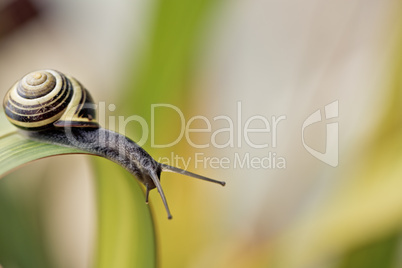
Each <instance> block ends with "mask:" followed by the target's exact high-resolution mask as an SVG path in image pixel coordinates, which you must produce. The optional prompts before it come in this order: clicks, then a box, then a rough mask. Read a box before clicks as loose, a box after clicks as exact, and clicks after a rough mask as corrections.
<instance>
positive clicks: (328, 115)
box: [302, 101, 339, 167]
mask: <svg viewBox="0 0 402 268" xmlns="http://www.w3.org/2000/svg"><path fill="white" fill-rule="evenodd" d="M338 106H339V102H338V101H334V102H332V103H330V104H327V105H326V106H325V107H324V114H325V120H326V121H327V120H330V119H333V118H338V116H339V108H338ZM323 120H324V119H323V117H322V115H321V110H317V111H315V112H314V113H312V114H311V115H310V116H309V117H308V118H307V119H306V120H305V121H304V123H303V126H302V143H303V146H304V148H305V149H306V150H307V151H308V152H309V153H310V154H311V155H313V156H314V157H315V158H317V159H319V160H321V161H322V162H324V163H326V164H328V165H330V166H332V167H337V166H338V164H339V156H338V154H339V123H338V122H328V123H326V132H327V134H326V140H325V152H323V153H321V152H319V151H317V150H315V149H313V148H311V147H310V146H308V145H307V144H306V142H305V139H304V130H305V129H306V128H307V127H309V126H311V125H313V124H316V123H325V122H323Z"/></svg>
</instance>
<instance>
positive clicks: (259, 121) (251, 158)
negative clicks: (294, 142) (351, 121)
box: [96, 101, 339, 169]
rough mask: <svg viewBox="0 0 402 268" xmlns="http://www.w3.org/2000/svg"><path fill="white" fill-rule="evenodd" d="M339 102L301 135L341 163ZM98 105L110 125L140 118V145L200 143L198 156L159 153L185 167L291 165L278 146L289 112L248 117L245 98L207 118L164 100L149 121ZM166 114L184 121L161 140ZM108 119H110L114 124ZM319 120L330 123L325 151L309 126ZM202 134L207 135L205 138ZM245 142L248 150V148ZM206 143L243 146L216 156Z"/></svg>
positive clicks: (322, 155) (121, 127)
mask: <svg viewBox="0 0 402 268" xmlns="http://www.w3.org/2000/svg"><path fill="white" fill-rule="evenodd" d="M338 104H339V103H338V101H334V102H332V103H330V104H328V105H326V106H325V107H324V111H323V112H324V113H323V114H322V112H321V110H317V111H315V112H314V113H312V114H311V115H310V116H308V117H307V119H306V120H305V121H304V122H303V124H302V127H301V140H302V144H303V147H304V148H305V149H306V151H307V152H309V153H310V154H311V155H312V156H314V157H315V158H317V159H318V160H320V161H322V162H324V163H326V164H328V165H330V166H332V167H337V166H338V145H339V144H338V142H339V141H338V139H339V137H338V136H339V135H338V132H339V123H338V122H337V121H335V118H338V116H339V112H338ZM96 106H97V109H98V114H99V120H98V121H99V122H100V124H101V125H104V126H106V128H108V129H110V130H115V131H117V132H119V133H121V134H123V135H126V128H127V126H128V125H129V124H132V123H133V122H134V123H135V124H136V125H137V127H139V129H140V130H141V131H139V133H140V138H138V139H137V143H138V144H139V145H140V146H143V145H144V144H145V143H147V142H148V141H150V142H149V144H150V146H151V147H152V148H158V149H159V148H172V147H174V146H175V145H177V144H178V143H179V142H180V141H182V140H185V141H186V142H187V144H189V145H190V146H191V147H193V148H196V150H195V152H194V155H193V156H188V157H187V158H185V159H184V158H183V157H179V156H177V155H175V154H174V153H171V154H170V156H165V157H160V158H159V159H157V160H158V161H159V162H161V163H165V164H169V165H173V166H178V167H180V168H184V169H187V168H188V167H190V166H195V167H196V168H197V167H202V168H224V169H227V168H235V169H236V168H240V169H244V168H246V169H247V168H248V169H249V168H252V169H285V168H286V167H287V163H286V157H285V156H284V155H280V154H279V152H278V151H277V148H278V147H280V145H279V143H280V140H281V135H280V132H279V131H278V130H279V129H281V128H282V126H283V125H284V123H285V121H286V119H287V116H286V115H279V116H275V115H272V116H270V117H267V116H263V115H259V114H254V115H251V116H248V117H246V116H245V115H244V114H245V113H243V107H242V102H240V101H239V102H237V105H236V106H235V107H234V108H235V109H236V110H235V113H234V114H235V116H232V117H229V116H227V115H217V116H215V117H212V118H207V117H206V116H203V115H196V116H193V117H191V118H186V117H185V115H184V113H183V112H182V111H181V110H180V108H179V107H177V106H174V105H171V104H166V103H159V104H152V105H151V107H150V108H151V113H150V114H151V120H150V125H148V120H146V119H144V118H142V117H141V116H139V115H132V116H129V117H124V116H113V115H112V116H109V117H108V120H106V104H105V102H100V103H99V104H98V105H96ZM115 108H116V107H115V105H114V104H109V105H108V109H109V112H113V111H115ZM166 114H169V118H168V119H166V120H172V121H174V120H175V121H176V122H179V125H178V128H179V129H178V130H179V131H178V135H177V136H175V137H173V138H172V139H171V140H166V139H165V140H164V142H161V141H159V142H158V140H157V136H158V135H156V134H157V133H163V132H164V130H163V129H159V128H158V125H157V124H156V123H155V122H157V120H156V119H157V118H163V117H164V116H165V117H166ZM248 114H250V113H248ZM106 121H108V125H107V124H106ZM313 124H326V137H325V142H326V143H325V144H326V145H325V152H319V151H318V150H316V149H314V148H312V147H311V146H309V145H308V144H307V143H306V140H305V130H306V129H307V128H309V127H310V126H312V125H313ZM200 126H201V127H200ZM296 133H297V132H296ZM296 135H297V134H296ZM299 135H300V134H299ZM200 137H202V138H201V139H200ZM295 138H297V137H295ZM244 147H246V150H243V149H244ZM205 148H217V149H228V148H234V149H241V150H239V151H236V150H235V152H234V153H233V154H232V155H225V156H223V157H215V156H212V157H210V156H207V154H205V153H203V152H202V151H201V149H205Z"/></svg>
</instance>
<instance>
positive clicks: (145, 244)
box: [94, 158, 156, 268]
mask: <svg viewBox="0 0 402 268" xmlns="http://www.w3.org/2000/svg"><path fill="white" fill-rule="evenodd" d="M94 163H95V166H96V169H95V170H96V182H97V183H96V192H97V196H98V209H99V210H98V223H99V225H98V236H97V237H98V241H97V243H96V245H97V249H96V256H95V267H98V268H102V267H105V268H109V267H144V268H147V267H156V245H155V236H154V225H153V222H152V217H151V213H150V210H149V207H148V205H147V204H146V203H145V195H144V193H143V191H142V190H141V188H140V186H139V184H138V182H137V181H136V180H135V178H134V177H133V176H132V175H131V174H129V173H128V172H125V171H124V170H123V169H121V168H119V167H118V166H117V165H116V164H114V163H113V162H111V161H107V160H105V159H101V158H98V159H95V161H94Z"/></svg>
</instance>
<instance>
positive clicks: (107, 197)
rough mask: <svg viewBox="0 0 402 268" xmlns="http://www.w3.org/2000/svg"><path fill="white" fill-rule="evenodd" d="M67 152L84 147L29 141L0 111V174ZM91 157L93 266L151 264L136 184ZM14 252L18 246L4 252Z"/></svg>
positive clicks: (151, 244) (149, 235)
mask: <svg viewBox="0 0 402 268" xmlns="http://www.w3.org/2000/svg"><path fill="white" fill-rule="evenodd" d="M73 153H85V152H83V151H81V150H78V149H73V148H67V147H62V146H57V145H50V144H44V143H39V142H35V141H30V140H28V139H26V138H24V137H23V136H22V135H21V134H19V133H18V131H17V129H16V128H15V127H14V126H12V125H11V124H10V123H9V122H8V121H7V119H6V117H5V115H4V113H2V112H0V176H4V175H5V174H7V173H9V172H11V171H12V170H14V169H16V168H18V167H20V166H22V165H24V164H26V163H28V162H31V161H34V160H38V159H41V158H44V157H50V156H55V155H62V154H73ZM94 162H95V165H96V168H97V169H96V178H95V187H96V193H97V197H98V199H97V200H98V219H99V221H98V237H97V243H96V246H95V250H96V253H97V254H96V255H95V257H94V262H95V263H96V267H155V266H156V264H155V262H156V260H155V259H156V257H155V256H156V250H155V236H154V231H153V223H152V217H151V213H150V211H149V208H148V206H147V205H146V204H145V197H144V193H143V192H142V190H141V188H140V186H139V184H138V183H137V182H136V181H135V178H134V177H133V176H132V175H130V174H129V173H128V172H124V170H123V169H122V168H121V167H119V166H118V165H117V164H114V163H113V162H111V161H108V160H105V159H101V158H98V159H96V160H95V161H94ZM8 242H9V243H13V241H8ZM36 242H37V243H39V241H36ZM32 243H33V244H35V242H32ZM15 252H18V249H15V250H14V251H13V252H10V254H9V256H11V258H12V256H13V255H15ZM32 267H34V266H32Z"/></svg>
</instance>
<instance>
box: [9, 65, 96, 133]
mask: <svg viewBox="0 0 402 268" xmlns="http://www.w3.org/2000/svg"><path fill="white" fill-rule="evenodd" d="M3 106H4V110H5V114H6V116H7V118H8V119H9V120H10V122H11V123H12V124H14V125H15V126H17V127H19V128H22V129H25V130H33V131H36V130H41V129H46V128H49V127H91V128H94V127H95V128H97V127H99V125H98V123H97V122H96V111H95V105H94V103H93V100H92V97H91V95H90V94H89V93H88V91H87V90H86V89H85V88H84V87H83V86H82V85H81V84H80V83H79V82H78V81H77V80H75V79H74V78H72V77H69V76H66V75H64V74H62V73H60V72H57V71H55V70H41V71H35V72H32V73H29V74H27V75H25V76H24V77H23V78H22V79H21V80H20V81H18V82H17V83H15V84H14V86H13V87H11V89H10V90H9V91H8V92H7V94H6V96H5V97H4V102H3Z"/></svg>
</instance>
